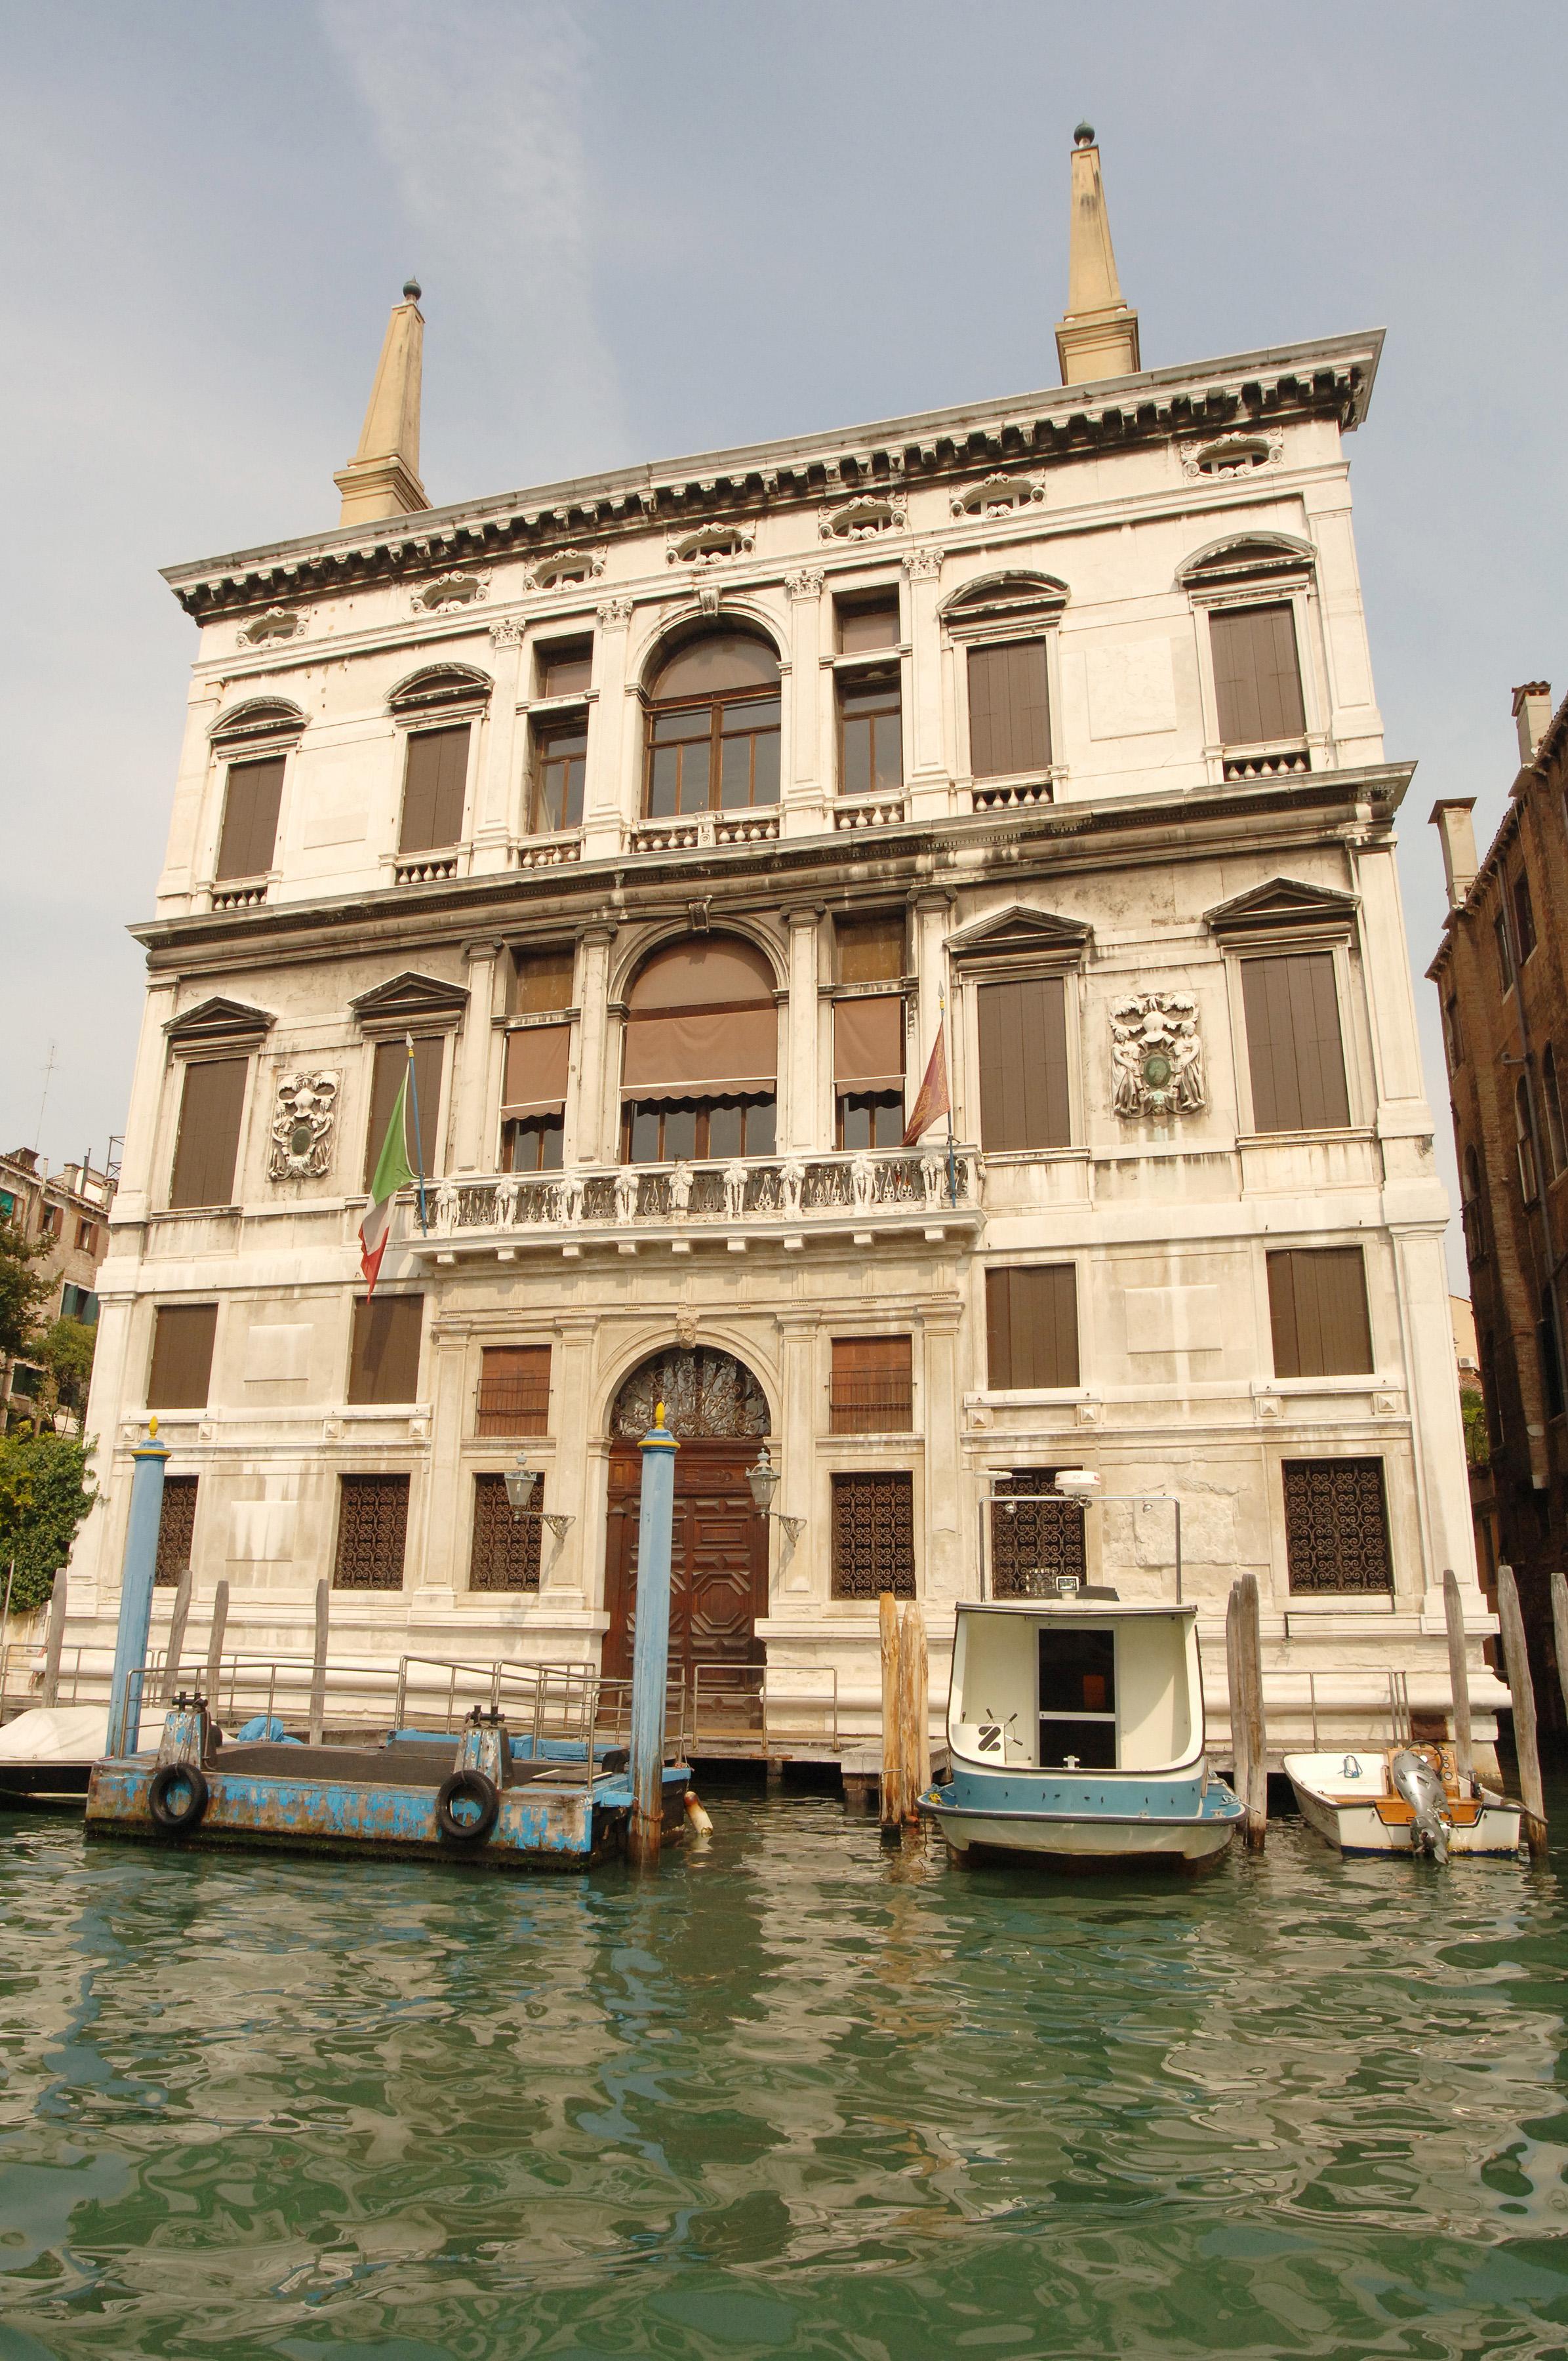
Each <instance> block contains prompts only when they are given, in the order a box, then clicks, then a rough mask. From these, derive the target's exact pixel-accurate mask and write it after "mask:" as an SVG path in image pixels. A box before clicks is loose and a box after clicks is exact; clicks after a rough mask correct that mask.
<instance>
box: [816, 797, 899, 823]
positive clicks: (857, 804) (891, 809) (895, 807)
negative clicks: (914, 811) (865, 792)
mask: <svg viewBox="0 0 1568 2361" xmlns="http://www.w3.org/2000/svg"><path fill="white" fill-rule="evenodd" d="M903 818H904V797H903V796H839V799H838V800H837V802H836V803H835V804H834V806H833V825H834V827H835V828H836V829H838V828H850V829H855V828H896V827H897V826H898V825H899V823H900V822H901V820H902V819H903Z"/></svg>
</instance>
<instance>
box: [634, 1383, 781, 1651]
mask: <svg viewBox="0 0 1568 2361" xmlns="http://www.w3.org/2000/svg"><path fill="white" fill-rule="evenodd" d="M661 1401H662V1402H663V1405H664V1422H665V1424H666V1425H667V1426H668V1428H669V1430H670V1432H671V1433H672V1434H673V1435H674V1437H675V1439H676V1441H677V1442H678V1443H679V1444H680V1446H681V1447H680V1449H679V1451H677V1452H676V1454H675V1513H674V1537H673V1543H672V1548H671V1557H670V1672H671V1675H672V1676H675V1675H683V1674H689V1673H690V1672H691V1671H692V1670H693V1668H694V1667H695V1666H696V1665H698V1664H722V1665H728V1666H729V1667H730V1668H731V1669H735V1670H739V1669H740V1667H741V1666H743V1665H747V1664H761V1663H762V1642H760V1641H759V1639H758V1638H757V1631H756V1626H757V1619H758V1618H759V1616H762V1615H765V1614H766V1612H767V1606H768V1523H767V1519H766V1518H765V1517H759V1516H758V1514H757V1513H756V1509H755V1506H754V1504H753V1502H752V1499H751V1486H750V1485H749V1484H748V1483H747V1481H746V1470H747V1469H748V1468H749V1467H750V1466H751V1464H752V1462H753V1460H754V1459H755V1458H756V1456H757V1449H758V1445H759V1444H760V1443H761V1441H762V1437H763V1435H765V1434H766V1433H768V1430H769V1425H770V1421H769V1417H768V1405H767V1401H766V1399H765V1398H764V1396H763V1393H762V1388H761V1386H759V1385H758V1383H757V1380H756V1378H754V1377H753V1376H752V1375H751V1370H750V1369H748V1368H747V1367H746V1366H745V1364H744V1362H742V1361H738V1360H737V1359H736V1358H735V1357H734V1356H733V1354H730V1353H721V1352H718V1351H716V1350H714V1349H713V1348H712V1347H711V1346H708V1345H696V1346H695V1347H693V1348H689V1349H687V1348H683V1347H682V1346H680V1345H669V1346H667V1347H666V1348H665V1349H664V1350H663V1351H662V1352H658V1353H654V1354H652V1355H651V1356H649V1358H648V1359H647V1360H645V1361H642V1362H640V1363H639V1365H638V1367H636V1368H635V1369H633V1370H632V1372H631V1374H630V1377H629V1378H627V1379H626V1381H625V1383H624V1384H623V1385H622V1387H621V1389H620V1392H619V1394H617V1396H616V1398H615V1403H614V1407H613V1408H612V1410H611V1411H610V1416H609V1434H610V1450H609V1519H608V1530H607V1535H606V1549H605V1582H604V1601H605V1611H606V1612H607V1614H608V1615H609V1631H608V1632H607V1633H606V1634H605V1643H604V1669H605V1672H606V1673H607V1674H608V1675H609V1676H610V1677H611V1678H620V1679H624V1678H625V1677H627V1676H628V1675H630V1671H631V1642H632V1633H633V1631H634V1628H635V1623H636V1609H637V1524H638V1514H639V1509H640V1505H641V1453H640V1452H639V1450H638V1448H637V1446H638V1444H639V1443H640V1441H641V1438H642V1436H643V1435H645V1434H646V1433H647V1432H648V1430H649V1428H650V1427H651V1426H652V1423H653V1410H654V1405H655V1404H656V1403H658V1402H661Z"/></svg>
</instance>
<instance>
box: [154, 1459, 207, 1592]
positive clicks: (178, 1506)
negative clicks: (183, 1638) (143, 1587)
mask: <svg viewBox="0 0 1568 2361" xmlns="http://www.w3.org/2000/svg"><path fill="white" fill-rule="evenodd" d="M199 1481H200V1478H199V1477H195V1476H166V1477H164V1479H163V1500H162V1504H161V1506H160V1508H159V1516H158V1555H157V1557H156V1559H155V1560H154V1562H153V1573H152V1578H153V1581H154V1582H155V1583H156V1584H157V1585H158V1586H159V1588H160V1589H169V1590H172V1589H173V1588H174V1587H175V1585H176V1584H177V1583H178V1581H179V1579H180V1576H181V1574H182V1573H183V1572H184V1570H185V1568H186V1567H187V1566H188V1565H190V1563H191V1552H192V1546H193V1544H194V1542H195V1537H196V1487H197V1484H198V1482H199Z"/></svg>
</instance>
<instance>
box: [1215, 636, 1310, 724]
mask: <svg viewBox="0 0 1568 2361" xmlns="http://www.w3.org/2000/svg"><path fill="white" fill-rule="evenodd" d="M1209 644H1210V647H1211V649H1212V653H1213V659H1214V699H1215V704H1216V706H1217V708H1218V713H1219V723H1220V741H1221V743H1222V745H1225V746H1257V745H1263V744H1266V743H1269V742H1271V741H1273V740H1275V739H1279V738H1299V737H1300V736H1301V734H1302V732H1303V730H1305V728H1306V719H1305V716H1304V713H1303V710H1302V706H1301V673H1300V666H1299V663H1298V661H1297V655H1296V618H1295V613H1294V610H1293V609H1291V608H1290V607H1289V606H1288V605H1285V606H1277V607H1238V608H1235V609H1232V611H1231V612H1229V613H1227V614H1217V615H1211V616H1210V618H1209Z"/></svg>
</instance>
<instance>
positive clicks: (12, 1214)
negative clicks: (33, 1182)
mask: <svg viewBox="0 0 1568 2361" xmlns="http://www.w3.org/2000/svg"><path fill="white" fill-rule="evenodd" d="M15 1220H16V1199H15V1197H13V1196H12V1194H11V1191H9V1189H0V1222H14V1221H15Z"/></svg>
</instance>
